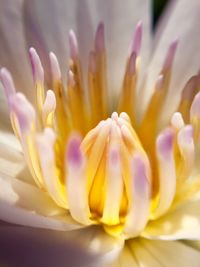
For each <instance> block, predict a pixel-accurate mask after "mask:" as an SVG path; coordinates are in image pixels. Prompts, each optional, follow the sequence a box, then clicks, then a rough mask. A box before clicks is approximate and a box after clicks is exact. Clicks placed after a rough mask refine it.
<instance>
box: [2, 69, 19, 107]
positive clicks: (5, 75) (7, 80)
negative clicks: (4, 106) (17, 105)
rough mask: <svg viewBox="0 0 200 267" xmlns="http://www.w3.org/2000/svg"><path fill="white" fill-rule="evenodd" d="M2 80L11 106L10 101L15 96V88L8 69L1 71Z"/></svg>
mask: <svg viewBox="0 0 200 267" xmlns="http://www.w3.org/2000/svg"><path fill="white" fill-rule="evenodd" d="M0 78H1V81H2V83H3V86H4V89H5V94H6V98H7V101H8V104H9V99H10V98H11V97H12V96H13V95H14V94H15V92H16V90H15V86H14V83H13V79H12V77H11V75H10V72H9V71H8V70H7V69H6V68H2V69H1V71H0Z"/></svg>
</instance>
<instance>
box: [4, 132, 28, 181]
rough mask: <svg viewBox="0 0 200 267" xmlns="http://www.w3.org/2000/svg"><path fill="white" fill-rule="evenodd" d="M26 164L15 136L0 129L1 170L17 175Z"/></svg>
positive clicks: (13, 175)
mask: <svg viewBox="0 0 200 267" xmlns="http://www.w3.org/2000/svg"><path fill="white" fill-rule="evenodd" d="M25 166H26V164H25V161H24V158H23V154H22V152H21V147H20V144H19V142H18V140H17V139H16V138H15V136H14V135H13V134H11V133H8V132H2V131H0V172H2V173H4V174H7V175H10V176H12V177H16V176H17V175H18V174H19V173H20V172H21V171H22V170H23V169H24V168H25Z"/></svg>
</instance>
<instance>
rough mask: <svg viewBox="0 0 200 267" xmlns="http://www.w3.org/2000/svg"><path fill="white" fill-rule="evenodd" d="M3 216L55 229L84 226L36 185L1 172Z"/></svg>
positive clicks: (0, 195) (34, 225)
mask: <svg viewBox="0 0 200 267" xmlns="http://www.w3.org/2000/svg"><path fill="white" fill-rule="evenodd" d="M0 219H1V220H3V221H6V222H9V223H15V224H20V225H26V226H32V227H36V228H46V229H54V230H72V229H77V228H81V225H78V224H76V223H75V222H74V221H73V220H72V219H71V216H70V215H69V214H68V212H67V211H66V210H64V209H61V208H59V207H58V206H56V204H55V203H54V202H53V201H52V200H51V199H50V197H49V196H48V194H47V193H45V192H43V191H41V190H40V189H38V188H37V187H35V186H33V185H30V184H27V183H25V182H23V181H20V180H18V179H16V178H11V177H9V176H7V175H3V174H2V173H0Z"/></svg>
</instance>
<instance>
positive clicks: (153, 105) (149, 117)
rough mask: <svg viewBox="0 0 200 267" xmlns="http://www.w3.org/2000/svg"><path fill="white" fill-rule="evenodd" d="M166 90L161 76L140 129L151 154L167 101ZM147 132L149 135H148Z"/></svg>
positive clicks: (142, 138) (140, 133) (140, 134)
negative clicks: (161, 114) (162, 111)
mask: <svg viewBox="0 0 200 267" xmlns="http://www.w3.org/2000/svg"><path fill="white" fill-rule="evenodd" d="M165 90H166V88H165V83H164V76H163V75H162V74H161V75H159V76H158V79H157V81H156V85H155V91H154V93H153V95H152V97H151V99H150V102H149V105H148V107H147V110H146V112H145V115H144V118H143V120H142V122H141V125H140V128H139V136H140V138H141V140H142V142H143V144H144V147H145V148H146V150H147V151H150V152H151V153H152V148H153V146H154V145H153V144H154V141H155V137H156V133H157V130H158V129H157V128H158V120H159V117H160V110H161V109H162V105H163V102H164V99H165ZM147 132H148V135H147V134H146V133H147Z"/></svg>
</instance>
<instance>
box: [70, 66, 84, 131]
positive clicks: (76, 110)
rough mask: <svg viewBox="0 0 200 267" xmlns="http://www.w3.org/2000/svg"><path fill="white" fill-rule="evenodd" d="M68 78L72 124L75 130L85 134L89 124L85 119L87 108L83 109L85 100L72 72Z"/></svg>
mask: <svg viewBox="0 0 200 267" xmlns="http://www.w3.org/2000/svg"><path fill="white" fill-rule="evenodd" d="M67 78H68V79H67V81H68V84H67V85H68V86H67V100H68V107H69V111H70V114H71V116H70V117H71V118H70V119H71V123H72V126H73V128H74V129H75V130H77V131H79V132H80V133H82V134H84V133H85V131H86V128H87V124H86V119H85V116H86V114H85V108H84V107H83V99H82V96H81V93H80V91H79V88H78V87H77V82H76V80H75V75H74V73H73V72H72V71H71V70H69V72H68V76H67Z"/></svg>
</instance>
